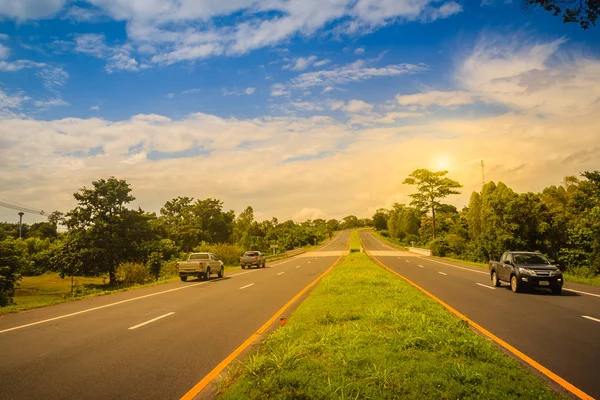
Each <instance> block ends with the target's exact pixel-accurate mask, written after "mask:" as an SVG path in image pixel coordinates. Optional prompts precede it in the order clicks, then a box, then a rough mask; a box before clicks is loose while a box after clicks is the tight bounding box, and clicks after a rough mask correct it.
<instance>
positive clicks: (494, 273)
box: [488, 251, 564, 295]
mask: <svg viewBox="0 0 600 400" xmlns="http://www.w3.org/2000/svg"><path fill="white" fill-rule="evenodd" d="M488 267H489V271H490V278H491V279H492V285H494V286H495V287H498V286H500V285H501V282H507V283H509V284H510V288H511V290H512V291H513V292H515V293H517V292H520V291H521V290H522V289H523V288H524V287H547V288H549V289H550V290H552V293H553V294H556V295H558V294H560V293H561V291H562V286H563V283H564V279H563V276H562V272H561V271H560V269H559V268H558V267H556V266H554V265H552V263H551V262H550V261H548V259H547V258H546V257H544V256H543V255H542V254H540V253H537V252H530V251H506V252H504V254H502V257H501V258H500V261H490V262H489V263H488Z"/></svg>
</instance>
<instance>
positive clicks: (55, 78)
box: [0, 60, 69, 92]
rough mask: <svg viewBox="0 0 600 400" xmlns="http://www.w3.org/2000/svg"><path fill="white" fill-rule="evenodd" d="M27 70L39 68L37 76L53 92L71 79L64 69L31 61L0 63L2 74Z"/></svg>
mask: <svg viewBox="0 0 600 400" xmlns="http://www.w3.org/2000/svg"><path fill="white" fill-rule="evenodd" d="M26 68H37V69H38V71H37V73H36V75H37V76H38V77H40V79H42V81H43V82H44V86H45V87H46V89H48V90H50V91H52V92H56V90H57V89H58V87H60V86H63V85H64V84H65V83H66V82H67V80H68V79H69V74H68V73H67V72H66V71H65V70H64V69H62V67H55V66H52V65H50V64H46V63H40V62H34V61H30V60H16V61H0V71H2V72H18V71H20V70H22V69H26Z"/></svg>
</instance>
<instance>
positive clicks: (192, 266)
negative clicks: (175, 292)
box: [177, 253, 225, 282]
mask: <svg viewBox="0 0 600 400" xmlns="http://www.w3.org/2000/svg"><path fill="white" fill-rule="evenodd" d="M177 269H178V270H179V277H180V278H181V280H182V281H184V282H185V281H187V278H188V276H196V277H198V279H200V278H204V280H205V281H207V280H209V279H210V274H217V275H218V276H219V278H222V277H223V274H224V272H225V267H224V266H223V261H221V260H220V259H219V257H217V256H216V255H214V254H213V253H192V254H190V255H189V256H188V259H187V261H179V262H178V263H177Z"/></svg>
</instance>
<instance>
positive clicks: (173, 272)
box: [158, 260, 179, 279]
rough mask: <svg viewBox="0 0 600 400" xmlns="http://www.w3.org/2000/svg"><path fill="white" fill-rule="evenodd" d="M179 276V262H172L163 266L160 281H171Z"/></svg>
mask: <svg viewBox="0 0 600 400" xmlns="http://www.w3.org/2000/svg"><path fill="white" fill-rule="evenodd" d="M177 275H179V270H178V269H177V260H170V261H167V262H164V263H163V264H162V266H161V268H160V274H159V275H158V277H159V279H169V278H172V277H174V276H177Z"/></svg>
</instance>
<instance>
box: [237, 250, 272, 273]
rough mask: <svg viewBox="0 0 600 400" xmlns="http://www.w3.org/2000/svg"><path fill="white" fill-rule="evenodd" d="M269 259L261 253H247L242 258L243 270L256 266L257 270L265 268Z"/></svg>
mask: <svg viewBox="0 0 600 400" xmlns="http://www.w3.org/2000/svg"><path fill="white" fill-rule="evenodd" d="M266 263H267V258H266V257H265V256H263V255H262V253H261V252H260V251H247V252H245V253H244V255H242V256H241V257H240V265H241V267H242V269H246V267H251V266H253V265H256V268H260V267H263V268H264V267H265V264H266Z"/></svg>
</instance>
